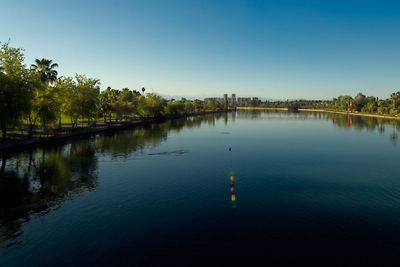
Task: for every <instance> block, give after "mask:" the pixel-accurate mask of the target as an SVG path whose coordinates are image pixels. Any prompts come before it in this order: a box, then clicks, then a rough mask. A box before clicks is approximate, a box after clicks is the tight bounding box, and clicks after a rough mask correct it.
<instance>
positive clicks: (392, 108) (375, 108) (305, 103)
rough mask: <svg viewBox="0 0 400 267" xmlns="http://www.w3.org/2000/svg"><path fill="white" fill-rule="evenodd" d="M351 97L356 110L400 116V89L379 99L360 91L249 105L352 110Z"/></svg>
mask: <svg viewBox="0 0 400 267" xmlns="http://www.w3.org/2000/svg"><path fill="white" fill-rule="evenodd" d="M350 99H351V100H352V102H353V111H354V112H361V113H368V114H376V115H389V116H400V91H399V92H396V93H392V94H391V95H390V98H387V99H379V98H378V97H375V96H365V95H364V94H362V93H358V94H357V95H356V96H355V97H352V96H349V95H344V96H339V97H337V98H334V99H333V100H287V101H265V102H262V101H258V103H249V104H248V105H247V106H250V107H251V106H254V107H267V108H289V109H322V110H334V111H350Z"/></svg>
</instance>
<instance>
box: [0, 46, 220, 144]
mask: <svg viewBox="0 0 400 267" xmlns="http://www.w3.org/2000/svg"><path fill="white" fill-rule="evenodd" d="M58 68H59V66H58V64H57V63H54V62H52V60H49V59H45V58H43V59H36V60H35V62H32V64H31V65H30V66H29V67H27V65H26V64H25V62H24V49H22V48H15V47H11V46H10V44H9V42H6V43H0V128H1V135H2V139H3V140H4V139H5V138H6V136H7V134H10V133H11V134H14V136H15V135H16V136H21V135H22V136H24V135H26V136H29V137H32V136H33V135H34V134H35V133H46V134H49V133H50V132H51V133H57V132H61V131H64V132H65V131H66V130H68V131H73V130H74V129H75V128H76V127H77V126H81V127H82V126H92V125H96V124H99V123H102V124H111V123H119V122H122V121H131V120H141V119H148V118H163V117H164V116H167V115H178V114H183V113H194V112H202V111H206V110H221V109H224V108H226V107H225V106H223V105H219V104H214V103H212V102H208V103H206V102H204V101H201V100H187V99H185V98H182V99H180V100H175V99H170V100H166V99H164V98H162V97H161V96H160V95H158V94H156V93H146V89H145V88H144V87H143V88H141V89H140V90H131V89H129V88H122V89H121V90H119V89H113V88H111V87H107V89H106V90H103V91H100V80H99V79H97V78H91V77H87V76H85V75H83V74H76V75H75V76H73V77H69V76H60V75H59V74H58ZM100 120H101V121H100Z"/></svg>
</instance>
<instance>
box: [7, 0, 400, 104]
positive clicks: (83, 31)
mask: <svg viewBox="0 0 400 267" xmlns="http://www.w3.org/2000/svg"><path fill="white" fill-rule="evenodd" d="M0 9H1V26H0V41H3V42H4V41H7V40H8V39H10V40H11V45H12V46H18V47H24V48H25V50H26V52H25V55H26V63H27V64H31V63H32V62H33V61H34V59H35V58H42V57H45V58H49V59H53V60H54V61H55V62H57V63H58V64H59V65H60V68H59V73H60V75H73V74H74V73H82V74H86V75H88V76H90V77H96V78H99V79H100V80H101V83H102V87H103V88H106V87H107V86H111V87H113V88H122V87H129V88H131V89H139V88H141V87H143V86H144V87H146V88H147V90H148V91H154V92H157V93H160V94H162V95H173V96H187V97H201V98H202V97H205V96H218V95H222V94H223V93H224V92H227V93H232V92H234V93H236V94H237V95H238V96H259V97H264V98H276V99H286V98H306V99H329V98H332V97H334V96H337V95H343V94H351V95H355V94H356V93H358V92H359V91H362V92H364V93H365V94H367V95H376V96H380V97H388V96H389V95H390V93H391V92H394V91H395V90H400V86H399V85H400V3H398V2H396V1H368V0H364V1H350V0H349V1H340V0H335V1H306V0H303V1H257V0H253V1H234V0H227V1H222V0H221V1H217V0H213V1H206V0H183V1H173V0H160V1H151V0H146V1H56V0H53V1H40V0H38V1H19V0H3V1H1V5H0Z"/></svg>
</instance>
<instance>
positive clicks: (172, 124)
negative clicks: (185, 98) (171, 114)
mask: <svg viewBox="0 0 400 267" xmlns="http://www.w3.org/2000/svg"><path fill="white" fill-rule="evenodd" d="M214 118H215V116H214V115H207V116H197V117H190V118H184V119H176V120H168V121H166V122H163V123H159V124H148V125H144V126H141V127H137V128H134V129H129V130H122V131H116V132H113V133H109V134H104V135H101V136H98V137H97V138H96V141H95V146H96V149H97V151H99V152H101V153H108V154H110V155H111V156H112V157H117V156H124V157H127V156H129V155H130V154H131V153H133V152H135V151H141V150H142V149H144V148H146V147H156V146H158V145H159V144H160V143H161V142H163V141H166V140H167V137H168V134H170V133H174V132H175V133H179V132H180V131H181V130H182V129H183V128H186V129H188V128H199V127H200V126H201V124H202V123H207V124H212V123H213V120H214Z"/></svg>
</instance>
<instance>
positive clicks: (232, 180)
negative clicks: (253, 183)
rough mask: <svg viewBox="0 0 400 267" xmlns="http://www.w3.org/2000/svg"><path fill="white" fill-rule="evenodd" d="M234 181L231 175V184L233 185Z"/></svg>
mask: <svg viewBox="0 0 400 267" xmlns="http://www.w3.org/2000/svg"><path fill="white" fill-rule="evenodd" d="M234 181H235V179H233V175H231V182H232V183H233V182H234Z"/></svg>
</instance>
